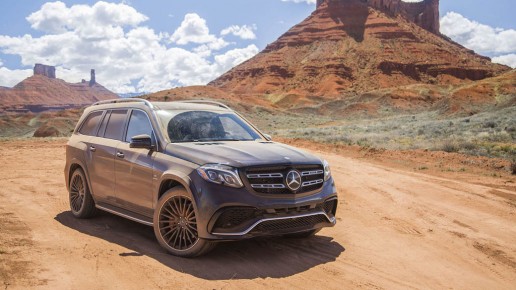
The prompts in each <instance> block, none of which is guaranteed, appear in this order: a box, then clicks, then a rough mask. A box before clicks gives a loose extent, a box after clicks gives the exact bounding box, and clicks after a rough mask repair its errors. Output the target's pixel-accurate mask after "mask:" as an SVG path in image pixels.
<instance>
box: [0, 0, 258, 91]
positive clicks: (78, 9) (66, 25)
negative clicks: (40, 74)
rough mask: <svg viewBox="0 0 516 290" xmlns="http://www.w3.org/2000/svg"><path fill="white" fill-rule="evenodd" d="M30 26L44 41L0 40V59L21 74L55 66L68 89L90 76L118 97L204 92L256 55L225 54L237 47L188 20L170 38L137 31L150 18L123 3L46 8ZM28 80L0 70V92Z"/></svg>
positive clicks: (196, 19)
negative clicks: (9, 58)
mask: <svg viewBox="0 0 516 290" xmlns="http://www.w3.org/2000/svg"><path fill="white" fill-rule="evenodd" d="M27 20H28V21H29V23H30V24H31V26H32V27H33V28H34V29H37V30H40V31H43V32H45V34H43V35H42V36H40V37H34V36H32V35H29V34H27V35H23V36H19V37H14V36H8V35H0V52H2V53H5V54H12V55H17V56H19V57H20V58H21V64H22V65H23V66H25V67H32V66H33V65H34V63H45V64H49V65H55V66H56V70H57V72H56V73H57V77H58V78H62V79H65V80H66V81H69V82H79V81H80V80H81V79H89V72H90V69H92V68H93V69H95V70H96V75H97V81H98V82H99V83H101V84H103V85H104V86H106V87H107V88H108V89H110V90H112V91H114V92H118V93H127V92H135V91H140V92H142V91H145V92H151V91H157V90H163V89H168V88H171V87H176V86H185V85H202V84H206V83H207V82H209V81H211V80H213V79H214V78H216V77H218V76H219V75H220V74H222V73H223V72H225V71H226V70H227V69H229V68H230V67H228V66H229V65H234V64H238V63H240V62H242V61H245V60H246V59H248V58H250V57H252V56H254V55H255V54H256V53H258V48H257V47H256V46H255V45H249V46H248V47H246V48H238V47H237V48H233V49H229V50H228V49H225V48H226V47H228V46H229V45H234V44H233V43H228V42H226V41H225V40H224V36H223V35H222V36H221V37H217V36H215V35H214V34H210V31H209V28H208V25H207V23H206V20H204V19H203V18H202V17H200V16H199V15H197V14H193V13H192V14H187V15H185V17H184V20H183V22H182V23H181V25H180V26H179V27H178V28H177V29H176V30H175V31H174V33H172V36H171V35H170V34H169V33H168V32H156V31H154V30H153V29H151V28H149V27H146V26H144V25H142V23H143V22H145V21H146V20H147V17H146V16H145V15H143V14H141V13H139V12H138V11H136V10H135V9H134V8H132V7H130V6H128V5H126V4H123V3H120V4H114V3H106V2H97V3H96V4H94V5H92V6H88V5H73V6H71V7H67V6H66V5H65V4H63V3H62V2H51V3H46V4H44V5H43V6H42V7H41V9H40V10H38V11H36V12H34V13H32V14H31V15H30V16H29V17H27ZM242 27H248V26H245V25H244V26H242ZM171 41H172V42H171ZM187 44H198V46H197V47H194V48H189V47H188V46H183V45H187ZM178 45H179V46H180V47H178ZM0 66H1V65H0ZM31 74H32V70H28V69H27V70H24V69H23V70H10V69H8V68H5V67H0V85H2V86H12V85H14V84H16V83H17V82H19V81H21V80H23V79H24V78H26V77H27V76H30V75H31Z"/></svg>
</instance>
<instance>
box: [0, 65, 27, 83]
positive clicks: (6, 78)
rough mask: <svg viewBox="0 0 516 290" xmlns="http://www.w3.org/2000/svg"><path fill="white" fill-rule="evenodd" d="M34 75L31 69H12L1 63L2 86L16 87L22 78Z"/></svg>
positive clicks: (0, 80)
mask: <svg viewBox="0 0 516 290" xmlns="http://www.w3.org/2000/svg"><path fill="white" fill-rule="evenodd" d="M31 75H32V70H31V69H17V70H10V69H8V68H6V67H3V66H2V65H0V86H4V87H14V86H15V85H16V84H18V83H19V82H20V81H21V80H23V79H26V78H28V77H30V76H31Z"/></svg>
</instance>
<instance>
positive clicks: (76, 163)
mask: <svg viewBox="0 0 516 290" xmlns="http://www.w3.org/2000/svg"><path fill="white" fill-rule="evenodd" d="M77 168H80V169H81V170H82V172H84V176H85V177H86V182H87V183H88V188H89V189H90V192H91V193H92V196H94V194H93V190H92V187H91V182H90V175H89V173H88V170H87V167H86V166H85V165H84V163H82V162H81V161H80V160H79V159H76V158H74V159H73V160H72V161H70V167H69V169H68V177H67V178H66V189H68V190H70V181H71V178H72V174H73V172H74V171H75V170H77Z"/></svg>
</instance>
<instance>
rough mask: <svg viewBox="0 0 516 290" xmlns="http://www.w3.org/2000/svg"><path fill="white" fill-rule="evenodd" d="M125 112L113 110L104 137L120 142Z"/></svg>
mask: <svg viewBox="0 0 516 290" xmlns="http://www.w3.org/2000/svg"><path fill="white" fill-rule="evenodd" d="M126 115H127V110H113V111H111V117H109V121H108V123H107V126H106V133H104V137H106V138H108V139H114V140H120V141H122V136H123V135H124V125H125V116H126Z"/></svg>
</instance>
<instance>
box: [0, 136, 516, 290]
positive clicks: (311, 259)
mask: <svg viewBox="0 0 516 290" xmlns="http://www.w3.org/2000/svg"><path fill="white" fill-rule="evenodd" d="M285 141H287V142H290V143H292V144H297V145H299V146H301V147H303V148H305V149H307V150H310V151H313V152H314V153H316V154H318V155H320V156H322V157H324V158H326V159H327V160H329V162H330V163H331V165H332V171H333V176H334V178H335V180H336V182H337V188H338V191H339V194H340V202H339V208H338V213H337V216H338V223H337V225H336V226H335V227H333V228H328V229H324V230H322V231H321V232H320V233H319V234H318V235H317V236H315V237H313V238H311V239H306V240H294V239H281V238H274V239H256V240H249V241H244V242H233V243H224V244H220V245H219V246H218V247H217V248H216V249H215V250H214V251H213V252H211V253H210V254H208V255H207V256H204V257H200V258H198V259H182V258H176V257H173V256H170V255H168V254H166V253H165V252H164V250H163V249H161V248H160V247H159V245H158V243H157V242H156V240H155V238H154V236H153V231H152V229H151V228H149V227H146V226H143V225H140V224H137V223H134V222H131V221H127V220H124V219H122V218H119V217H117V216H113V215H111V214H107V213H103V214H100V215H99V216H98V217H96V218H94V219H91V220H77V219H74V218H73V217H72V215H71V213H70V211H69V209H68V202H67V192H66V189H65V185H64V180H63V167H64V144H65V139H54V140H35V139H26V140H10V141H2V142H1V144H0V160H1V162H2V167H1V168H0V287H3V288H4V289H27V288H42V289H106V288H117V289H142V288H152V289H160V288H164V289H178V288H184V289H223V288H224V289H242V288H267V289H293V288H294V289H313V288H322V287H324V288H325V289H349V288H367V289H371V288H372V289H407V288H412V289H413V288H432V289H443V288H452V289H457V288H459V289H510V288H514V285H516V246H515V244H514V241H515V240H516V228H515V227H514V224H515V222H516V178H515V177H514V176H512V175H509V173H508V172H506V171H503V170H498V171H496V174H494V175H493V174H492V172H493V168H492V167H489V166H486V167H484V166H481V165H475V164H474V163H472V164H470V165H469V166H470V167H467V170H466V171H461V170H457V171H447V172H446V171H440V170H438V168H439V166H438V165H439V162H441V163H442V162H445V163H444V164H445V166H448V167H450V168H460V167H463V166H465V165H464V164H462V162H461V159H460V158H459V157H456V156H455V155H453V154H452V155H446V153H438V154H440V155H439V156H432V155H430V154H437V153H434V152H424V151H421V152H419V153H417V154H416V153H413V154H412V156H411V155H410V154H403V153H399V152H394V153H389V152H388V151H374V150H365V151H364V149H360V148H358V147H357V148H354V147H334V146H321V145H320V144H316V143H311V142H307V141H296V140H285ZM389 156H390V157H389ZM421 164H424V166H426V167H427V168H428V169H427V170H419V169H418V168H419V167H420V166H421ZM470 168H471V170H470Z"/></svg>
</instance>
